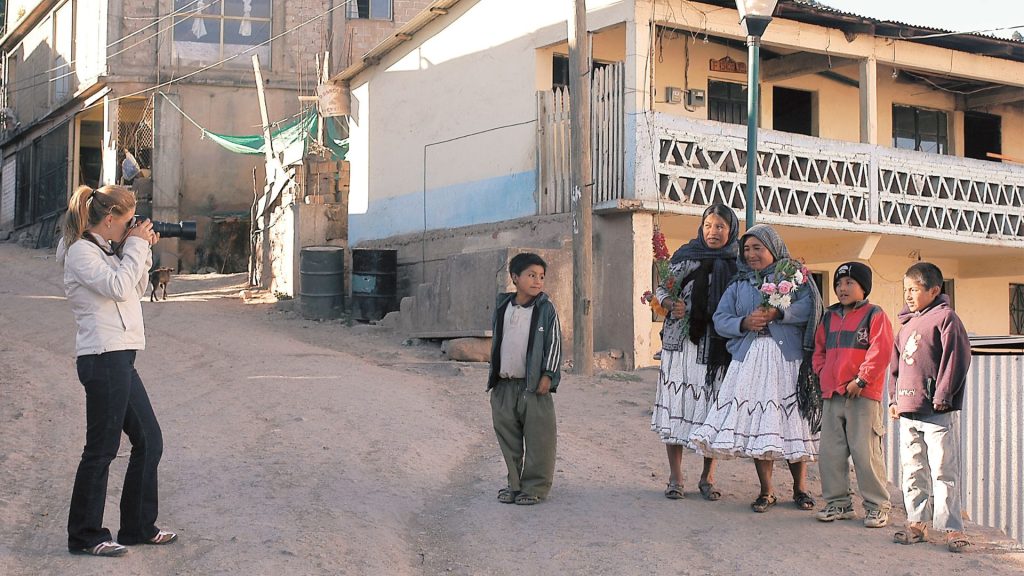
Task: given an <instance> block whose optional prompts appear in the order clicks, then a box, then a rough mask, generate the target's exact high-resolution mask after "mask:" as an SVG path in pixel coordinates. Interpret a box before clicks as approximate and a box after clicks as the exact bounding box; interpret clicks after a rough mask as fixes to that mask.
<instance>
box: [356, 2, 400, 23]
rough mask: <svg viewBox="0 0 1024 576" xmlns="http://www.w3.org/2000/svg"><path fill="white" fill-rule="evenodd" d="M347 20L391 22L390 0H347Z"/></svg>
mask: <svg viewBox="0 0 1024 576" xmlns="http://www.w3.org/2000/svg"><path fill="white" fill-rule="evenodd" d="M346 10H347V15H348V18H349V20H363V19H368V20H391V0H349V4H348V7H347V8H346Z"/></svg>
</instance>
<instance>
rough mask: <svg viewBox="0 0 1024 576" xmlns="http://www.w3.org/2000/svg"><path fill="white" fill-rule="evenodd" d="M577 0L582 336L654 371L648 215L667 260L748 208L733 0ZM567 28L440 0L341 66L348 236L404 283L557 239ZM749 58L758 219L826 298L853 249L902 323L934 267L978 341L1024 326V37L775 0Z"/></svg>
mask: <svg viewBox="0 0 1024 576" xmlns="http://www.w3.org/2000/svg"><path fill="white" fill-rule="evenodd" d="M511 4H514V6H511ZM587 5H588V9H589V12H588V24H589V27H590V29H591V32H592V39H593V49H592V54H593V63H594V66H593V69H594V71H595V73H594V75H593V76H594V87H593V104H592V108H593V118H594V134H593V138H594V142H593V146H592V149H593V150H594V206H595V213H596V214H597V216H596V217H595V219H594V235H595V248H594V251H595V296H596V302H595V304H596V309H597V312H596V315H595V341H596V347H597V349H598V350H603V349H612V348H618V349H622V350H623V351H625V354H626V357H627V359H629V360H630V362H629V363H630V364H631V365H634V366H643V365H649V364H652V363H653V359H652V357H653V354H654V352H656V351H657V350H658V348H659V344H658V341H657V340H658V331H659V325H658V324H657V322H654V321H652V319H651V314H650V311H649V310H647V308H646V307H645V306H644V305H643V304H641V303H640V301H639V295H640V294H641V293H642V292H643V291H644V290H646V289H649V288H650V287H651V284H652V270H651V268H652V267H651V250H650V238H651V234H652V231H653V228H654V226H655V225H658V226H659V227H660V228H661V229H662V230H663V231H664V232H665V233H666V235H667V236H668V242H669V247H670V249H674V248H675V247H676V246H678V245H680V244H682V243H684V242H686V241H688V240H689V239H690V238H691V237H692V236H693V234H694V232H695V231H696V229H697V226H698V217H699V215H700V214H701V212H702V211H703V210H704V208H705V207H706V206H707V205H708V204H710V203H712V202H725V203H726V204H729V205H731V206H732V207H733V208H734V209H736V211H737V213H738V214H739V215H740V219H741V221H742V215H743V212H744V211H745V207H746V200H745V188H746V176H745V174H746V163H747V158H746V122H747V108H746V106H747V88H748V87H747V85H746V83H747V73H746V72H747V66H748V64H749V63H748V62H747V52H746V45H745V40H746V38H745V34H744V29H743V27H742V26H741V25H740V24H739V17H738V14H737V12H736V9H735V3H734V2H733V1H732V0H705V1H704V2H690V1H686V0H657V1H650V0H623V1H612V0H605V1H601V0H593V1H590V2H587ZM567 17H571V15H570V14H569V11H568V9H567V8H566V7H565V6H563V5H562V3H553V2H548V1H546V0H523V1H522V2H516V3H508V2H501V1H498V0H461V1H460V0H437V1H435V2H434V3H433V5H432V6H431V9H430V10H429V11H428V12H426V13H424V14H423V15H421V16H420V17H418V18H417V19H414V20H413V21H412V22H410V25H409V26H408V27H406V28H405V29H404V30H402V31H400V32H399V34H397V35H396V36H395V37H394V38H392V39H391V40H390V41H388V42H385V43H384V44H383V45H381V46H380V47H378V48H377V49H375V50H374V51H371V52H370V53H369V54H368V55H367V57H366V58H364V60H363V61H362V62H359V63H357V64H355V65H353V66H352V67H350V68H349V69H347V70H345V71H344V72H343V73H341V74H340V75H338V76H337V77H336V78H335V81H337V82H340V83H344V84H347V85H348V86H349V87H350V88H351V93H352V108H353V112H352V117H351V119H350V129H351V135H352V153H351V154H350V158H349V159H350V160H351V162H352V200H351V203H352V205H353V206H356V207H358V210H357V211H358V212H362V214H354V215H353V216H352V221H351V228H350V236H351V238H352V240H353V241H355V242H359V241H362V242H363V243H364V244H366V245H375V246H393V247H397V248H399V249H400V261H401V263H402V265H403V266H404V267H405V271H404V273H403V275H404V277H405V278H406V284H405V288H406V290H405V292H406V294H410V295H411V294H414V293H415V292H416V290H417V287H416V283H417V282H419V283H424V284H431V283H434V284H436V283H437V282H438V281H439V280H436V278H437V277H438V275H439V274H440V272H441V271H442V270H445V269H446V268H445V264H444V262H445V261H446V259H450V257H451V256H452V255H457V254H463V253H466V252H472V251H481V250H497V249H500V248H502V247H507V246H510V245H511V246H519V247H524V248H538V249H550V250H556V251H557V250H565V249H566V248H565V246H566V242H567V239H568V238H569V237H570V228H569V226H570V224H569V216H568V215H567V213H568V211H569V206H570V202H569V187H568V185H567V183H568V166H569V164H568V162H567V159H568V143H567V138H566V136H567V134H568V109H567V99H564V96H565V94H564V91H565V89H564V86H565V85H566V84H567V83H568V74H569V71H568V63H567V54H568V49H567V42H566V38H567V34H566V18H567ZM761 60H762V61H761V82H760V85H759V86H758V89H759V90H760V95H761V105H760V110H759V118H760V129H759V131H758V140H759V145H758V159H757V160H758V166H759V170H758V171H759V178H758V187H757V191H756V211H757V219H758V222H764V223H769V224H772V225H773V226H775V227H776V228H777V229H778V230H779V231H780V233H781V234H782V236H783V238H784V239H785V240H786V242H787V244H788V245H789V246H790V249H791V252H792V253H793V254H794V256H798V257H801V258H803V259H804V260H805V261H806V262H807V264H808V266H809V267H810V268H811V269H812V270H813V271H814V272H816V273H819V274H820V278H821V279H822V280H823V284H824V291H825V297H826V302H828V301H834V298H833V297H832V294H831V289H830V286H829V284H830V281H831V275H832V273H833V271H834V270H835V268H836V266H837V265H838V264H839V263H841V262H843V261H846V260H854V259H857V260H862V261H864V262H867V263H869V264H870V265H871V267H872V268H873V269H874V272H875V282H874V290H873V292H872V295H871V297H872V300H873V301H874V302H876V303H878V304H880V305H882V306H883V307H884V308H885V310H886V311H887V312H888V313H889V314H890V316H892V317H895V315H896V313H898V312H899V310H900V309H901V308H902V274H903V272H904V271H905V270H906V268H907V267H908V266H909V265H911V264H912V263H914V262H915V261H917V260H927V261H931V262H934V263H935V264H937V265H938V266H939V267H941V268H942V270H943V272H944V273H945V275H946V277H947V291H948V292H949V293H950V295H951V297H952V299H953V303H954V306H955V308H956V309H957V311H958V312H959V313H960V315H961V316H962V317H963V319H964V322H965V324H966V325H967V327H968V330H969V331H971V332H972V333H976V334H1007V333H1021V332H1024V310H1022V307H1024V166H1022V165H1021V161H1022V159H1024V131H1022V128H1024V44H1022V43H1021V42H1017V41H1012V40H1003V39H997V38H992V37H988V36H982V35H976V34H946V33H944V31H939V30H932V29H927V28H922V27H917V26H913V25H907V24H901V23H893V22H885V21H879V20H876V19H871V18H866V17H862V16H857V15H853V14H848V13H843V12H838V11H834V10H831V9H827V8H823V7H819V6H813V5H809V4H805V3H803V2H798V1H795V0H782V1H781V2H780V3H779V5H778V7H777V9H776V12H775V17H774V20H773V21H772V23H771V25H770V26H769V27H768V29H767V31H766V33H765V34H764V36H763V39H762V47H761ZM563 100H565V101H563ZM531 119H532V121H531ZM399 166H401V167H402V169H400V170H396V167H399ZM495 230H497V231H495ZM489 273H490V274H491V275H492V276H491V277H490V279H489V281H490V283H491V284H493V281H494V278H493V271H491V272H489ZM570 275H571V274H570V270H568V269H562V270H560V271H559V273H558V276H559V279H558V281H557V283H556V285H555V286H554V288H553V289H554V291H556V292H558V291H560V290H561V291H565V290H567V288H566V281H568V280H571V279H570V278H567V277H568V276H570ZM441 282H449V280H443V281H441ZM464 282H472V280H471V279H466V280H464ZM484 291H486V290H484ZM421 300H422V298H421ZM556 301H557V300H556ZM563 301H565V300H563ZM421 304H423V303H422V302H421ZM447 306H449V310H452V311H454V312H452V313H453V314H455V313H461V312H460V311H459V310H457V309H456V308H452V307H451V306H452V305H451V304H447ZM561 309H562V310H563V312H562V316H563V317H567V316H571V311H570V310H568V309H566V308H565V306H564V305H563V306H562V307H561ZM468 313H472V312H468ZM481 316H482V314H481ZM483 320H484V322H483V324H486V320H487V319H486V318H484V319H483ZM479 329H480V330H483V329H484V328H483V327H479ZM440 332H444V331H443V330H441V331H440ZM567 349H568V348H567Z"/></svg>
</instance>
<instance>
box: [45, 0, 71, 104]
mask: <svg viewBox="0 0 1024 576" xmlns="http://www.w3.org/2000/svg"><path fill="white" fill-rule="evenodd" d="M72 8H73V6H72V4H71V2H66V3H65V4H64V5H63V6H61V7H60V8H58V9H57V11H56V12H55V13H54V15H53V64H52V66H51V67H50V79H51V80H52V82H51V88H52V93H51V97H52V100H51V103H52V104H62V103H64V101H65V100H67V99H68V96H70V95H71V81H72V76H73V75H74V74H73V73H72V71H71V62H72V61H73V60H74V58H73V57H72V54H71V50H72V43H73V40H74V36H73V35H74V32H73V31H72V17H73V13H72Z"/></svg>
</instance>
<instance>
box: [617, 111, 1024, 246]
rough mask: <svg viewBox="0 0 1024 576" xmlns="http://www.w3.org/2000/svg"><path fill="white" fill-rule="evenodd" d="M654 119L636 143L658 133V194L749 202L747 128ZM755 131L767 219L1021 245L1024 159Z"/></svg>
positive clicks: (698, 205)
mask: <svg viewBox="0 0 1024 576" xmlns="http://www.w3.org/2000/svg"><path fill="white" fill-rule="evenodd" d="M651 120H652V121H651V124H650V130H651V132H652V133H653V134H652V135H650V136H647V135H646V134H643V135H638V141H641V142H642V141H643V140H641V138H643V137H646V138H648V139H649V141H652V144H653V148H654V150H653V152H654V154H655V158H654V164H655V165H654V172H655V174H656V179H657V194H658V195H659V196H660V198H659V200H660V201H664V200H671V201H674V202H678V203H680V204H682V205H684V206H685V205H693V206H694V208H695V210H696V212H695V213H700V211H701V210H703V208H704V207H706V206H707V205H708V204H711V203H713V202H723V203H725V204H727V205H729V206H732V207H733V208H735V209H737V210H738V211H740V212H742V211H743V210H744V209H745V205H746V201H745V192H744V189H745V186H746V166H747V158H746V129H745V127H744V126H739V125H732V124H723V123H719V122H710V121H697V120H689V119H684V118H679V117H676V116H670V115H667V114H661V113H653V114H652V116H651ZM640 129H641V130H643V131H646V130H647V127H646V126H641V127H640ZM758 139H759V143H758V158H757V162H758V174H759V175H758V190H757V194H756V196H757V210H758V214H759V215H760V217H761V218H763V220H765V221H768V222H777V223H779V222H785V223H787V224H794V225H800V226H806V227H811V228H819V229H820V228H832V229H836V230H849V231H859V232H878V233H882V232H884V233H890V234H891V233H895V234H903V235H910V236H915V237H923V238H932V239H938V240H954V241H957V242H967V243H973V244H985V245H998V246H1005V247H1016V248H1021V247H1024V167H1022V166H1016V165H1011V164H1000V163H993V162H985V161H981V160H973V159H968V158H960V157H955V156H940V155H936V154H928V153H923V152H913V151H907V150H896V149H893V148H887V147H882V146H871V145H867V144H859V143H849V142H841V141H836V140H825V139H821V138H814V137H809V136H802V135H796V134H787V133H783V132H776V131H772V130H761V131H759V133H758ZM643 172H644V171H643V170H638V178H642V177H643ZM637 189H638V190H644V189H645V187H644V186H638V187H637ZM639 195H640V196H641V198H639V199H644V198H643V196H645V194H643V192H640V193H639Z"/></svg>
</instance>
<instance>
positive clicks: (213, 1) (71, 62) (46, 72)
mask: <svg viewBox="0 0 1024 576" xmlns="http://www.w3.org/2000/svg"><path fill="white" fill-rule="evenodd" d="M198 1H199V0H193V2H190V3H189V4H188V5H187V6H191V5H193V4H195V3H196V2H198ZM222 1H223V0H211V2H210V6H213V5H214V4H218V3H220V2H222ZM183 11H185V8H184V7H183V8H180V9H178V10H177V11H174V12H171V13H170V14H166V15H164V16H162V17H160V19H159V20H157V21H156V22H153V23H151V24H148V25H146V26H143V27H142V28H139V29H138V30H136V31H135V32H132V33H131V34H129V35H127V36H125V37H123V38H119V39H117V40H114V41H113V42H111V43H110V44H107V46H106V48H111V47H113V46H115V45H117V44H120V43H121V42H124V41H125V40H127V39H128V38H131V37H132V36H135V35H136V34H139V33H141V32H142V31H144V30H146V29H148V28H150V27H152V26H156V25H158V24H160V22H163V21H164V20H166V19H167V18H170V17H172V16H176V15H179V14H181V13H182V12H183ZM161 32H163V31H162V30H159V29H157V31H156V32H154V33H153V34H150V35H149V36H147V37H145V38H143V39H142V40H139V41H138V42H136V43H134V44H132V45H131V46H128V47H127V48H122V49H121V50H118V51H117V52H114V53H113V54H108V55H107V56H106V57H105V58H104V62H106V61H108V60H110V59H111V58H113V57H114V56H117V55H119V54H123V53H124V52H127V51H128V50H131V49H132V48H134V47H136V46H138V45H139V44H143V43H145V42H148V41H150V40H152V39H153V38H154V37H156V36H158V35H160V33H161ZM77 62H78V59H73V60H69V61H68V62H65V63H64V64H60V65H59V66H54V67H53V68H50V69H49V70H44V71H42V72H37V73H35V74H32V75H31V76H25V77H24V78H17V79H15V82H14V83H15V85H17V84H18V83H19V82H24V81H28V80H33V79H35V78H39V77H41V76H47V77H48V79H47V81H46V82H39V83H36V84H32V85H29V86H23V87H20V88H15V89H13V90H8V92H18V91H20V90H28V89H31V88H35V87H37V86H42V85H43V84H46V83H47V82H52V81H55V80H60V79H61V78H64V77H67V76H70V75H71V74H74V73H75V70H72V71H71V72H67V73H65V74H62V75H60V76H55V77H53V78H49V75H50V73H51V72H56V71H58V70H63V69H64V68H66V67H70V66H73V65H74V64H76V63H77Z"/></svg>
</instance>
